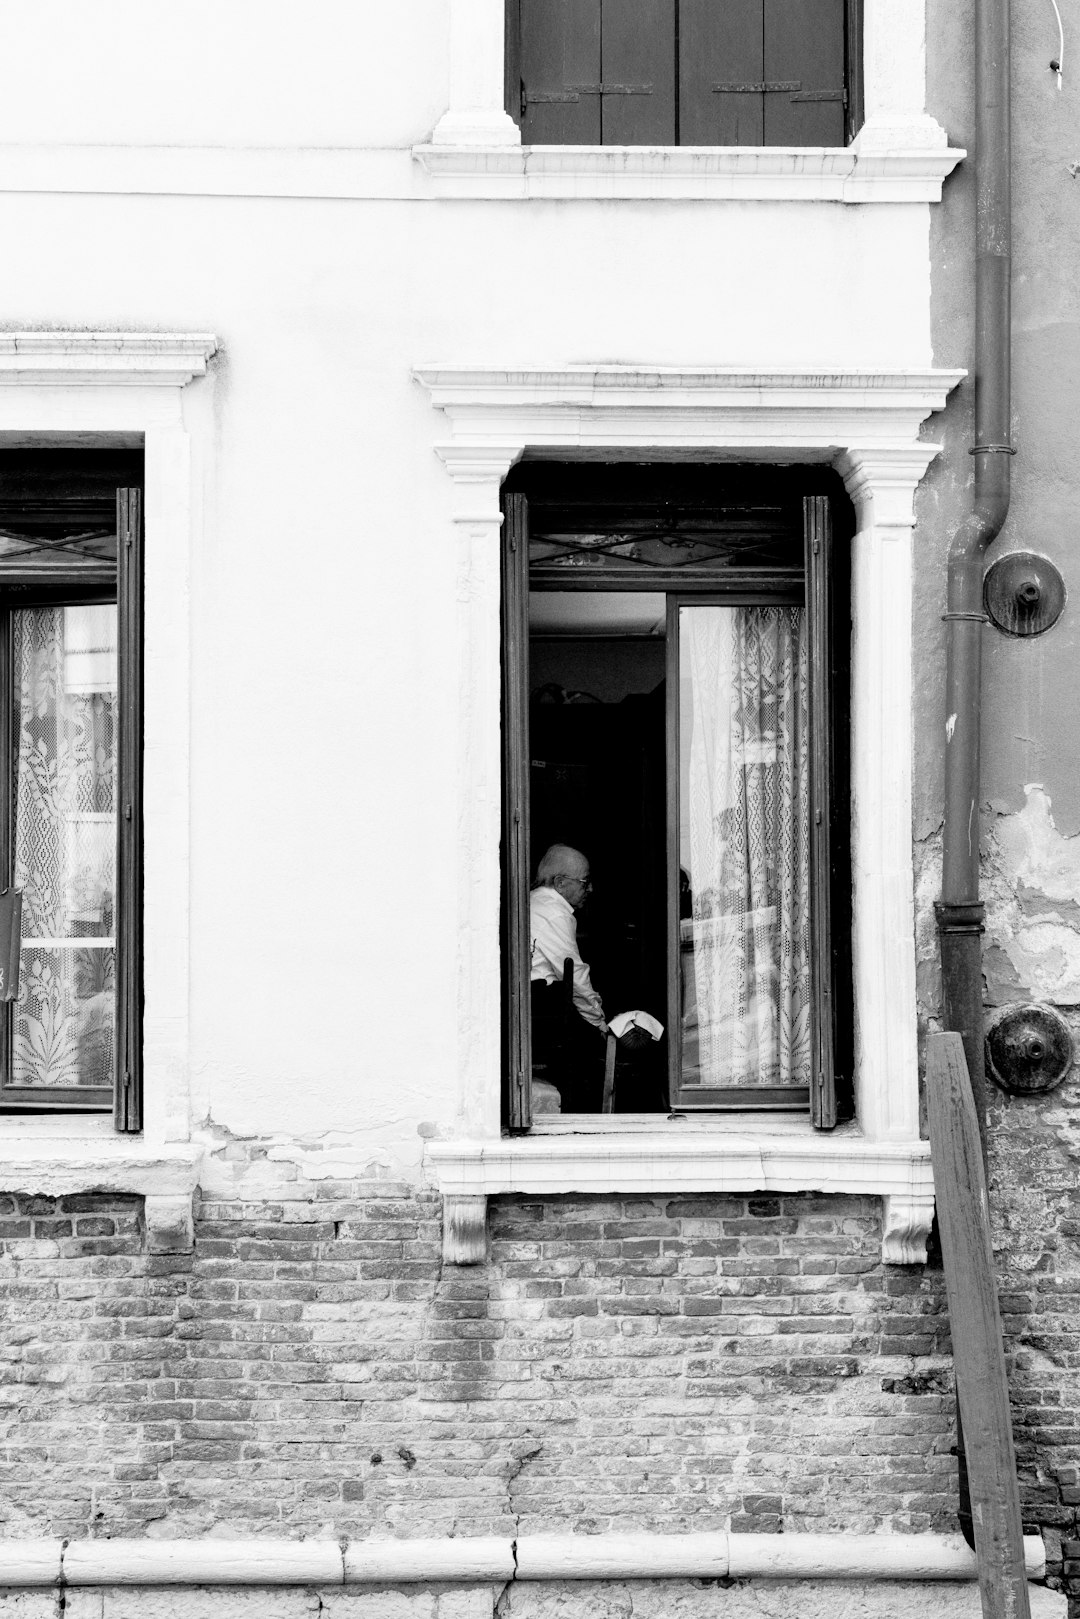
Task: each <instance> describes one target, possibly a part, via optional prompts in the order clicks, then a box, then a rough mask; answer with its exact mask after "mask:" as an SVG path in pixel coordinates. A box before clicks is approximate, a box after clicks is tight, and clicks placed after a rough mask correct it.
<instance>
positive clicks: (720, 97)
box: [506, 0, 861, 146]
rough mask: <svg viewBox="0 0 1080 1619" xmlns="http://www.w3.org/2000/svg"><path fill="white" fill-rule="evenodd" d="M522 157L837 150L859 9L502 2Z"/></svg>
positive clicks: (851, 111)
mask: <svg viewBox="0 0 1080 1619" xmlns="http://www.w3.org/2000/svg"><path fill="white" fill-rule="evenodd" d="M506 42H507V84H506V97H507V102H506V104H507V108H508V110H509V111H510V113H511V115H512V116H513V117H514V118H517V119H519V120H520V123H521V133H522V139H523V140H524V141H526V142H528V143H532V144H538V145H544V144H563V145H583V146H598V145H607V146H612V145H614V146H620V145H625V146H643V145H645V146H649V145H660V146H668V145H672V144H678V145H684V146H843V144H844V142H845V141H846V140H847V139H849V138H850V136H851V135H853V134H854V133H855V131H856V130H857V128H858V126H859V123H860V121H861V108H860V106H859V84H860V82H861V74H860V56H861V0H507V14H506Z"/></svg>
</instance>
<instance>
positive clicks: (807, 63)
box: [762, 0, 847, 146]
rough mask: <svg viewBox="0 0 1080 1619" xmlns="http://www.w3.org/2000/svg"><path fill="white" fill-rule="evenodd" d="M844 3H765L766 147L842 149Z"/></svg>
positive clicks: (815, 0)
mask: <svg viewBox="0 0 1080 1619" xmlns="http://www.w3.org/2000/svg"><path fill="white" fill-rule="evenodd" d="M845 5H846V0H764V16H763V30H762V32H763V38H764V51H765V58H764V60H765V73H764V77H765V81H766V83H767V84H775V85H784V84H792V85H797V86H798V88H797V89H793V90H777V91H773V92H771V93H767V94H766V96H765V136H764V144H765V145H766V146H843V144H844V140H845V137H846V128H847V120H846V115H845V112H846V105H847V91H846V87H845V73H844V12H845Z"/></svg>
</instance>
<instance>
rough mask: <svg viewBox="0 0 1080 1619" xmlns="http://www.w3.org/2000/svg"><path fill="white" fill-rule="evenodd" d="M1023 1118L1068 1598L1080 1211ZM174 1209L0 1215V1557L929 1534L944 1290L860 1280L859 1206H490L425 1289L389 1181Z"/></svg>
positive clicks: (1022, 1348)
mask: <svg viewBox="0 0 1080 1619" xmlns="http://www.w3.org/2000/svg"><path fill="white" fill-rule="evenodd" d="M1069 1101H1070V1099H1068V1098H1064V1099H1062V1098H1060V1097H1059V1105H1060V1106H1062V1107H1063V1108H1064V1113H1063V1116H1071V1115H1070V1114H1069ZM1047 1105H1049V1104H1047ZM1025 1106H1026V1105H1025ZM1025 1106H1022V1107H1020V1108H1019V1109H1018V1108H1017V1107H1016V1105H1014V1104H1001V1105H999V1108H998V1110H997V1112H996V1114H995V1117H994V1126H995V1151H994V1155H993V1159H992V1168H993V1175H994V1194H993V1195H994V1204H995V1210H996V1216H997V1221H998V1238H999V1241H1000V1242H1001V1244H1002V1249H1001V1252H1002V1267H1003V1269H1002V1305H1003V1312H1004V1315H1005V1324H1006V1330H1007V1335H1008V1342H1009V1347H1010V1352H1011V1370H1012V1386H1013V1391H1014V1418H1015V1424H1016V1437H1017V1446H1018V1453H1019V1463H1020V1469H1021V1480H1022V1488H1023V1493H1024V1499H1025V1509H1026V1515H1027V1519H1028V1523H1029V1526H1031V1527H1035V1526H1041V1527H1043V1528H1044V1529H1046V1530H1048V1531H1049V1532H1050V1550H1051V1560H1052V1567H1053V1572H1054V1574H1055V1576H1057V1577H1058V1578H1059V1579H1060V1578H1062V1577H1064V1578H1066V1580H1067V1581H1068V1582H1069V1583H1070V1584H1072V1585H1073V1587H1074V1589H1075V1590H1076V1592H1077V1593H1078V1594H1080V1530H1078V1529H1077V1527H1076V1524H1077V1511H1078V1508H1080V1443H1078V1432H1080V1424H1078V1411H1077V1406H1078V1400H1077V1395H1076V1392H1075V1388H1076V1370H1077V1365H1078V1362H1080V1335H1078V1321H1080V1262H1078V1261H1080V1245H1078V1239H1080V1211H1078V1205H1080V1192H1078V1191H1077V1189H1076V1186H1075V1175H1074V1174H1073V1161H1072V1158H1071V1155H1070V1153H1069V1151H1068V1150H1067V1147H1066V1146H1063V1145H1062V1142H1061V1140H1060V1139H1059V1137H1060V1131H1059V1132H1058V1133H1057V1134H1056V1135H1055V1133H1054V1131H1053V1129H1052V1128H1050V1127H1049V1126H1048V1125H1047V1124H1046V1121H1045V1119H1044V1118H1043V1117H1042V1115H1041V1114H1038V1113H1033V1112H1032V1111H1031V1109H1030V1107H1027V1108H1026V1111H1025ZM1044 1111H1045V1110H1044ZM197 1216H198V1218H197V1228H196V1232H197V1234H196V1248H195V1253H194V1254H193V1255H191V1256H181V1257H173V1256H154V1255H150V1254H147V1253H146V1251H145V1245H144V1241H143V1232H142V1207H141V1202H140V1200H139V1199H135V1198H123V1197H115V1196H90V1197H69V1198H61V1199H58V1200H57V1199H52V1198H44V1197H30V1198H28V1197H6V1198H0V1240H2V1245H3V1257H2V1259H0V1313H2V1317H3V1321H4V1323H5V1324H4V1328H3V1331H2V1334H0V1357H2V1358H0V1412H2V1416H0V1434H2V1437H0V1535H4V1536H18V1535H36V1534H47V1533H48V1534H62V1535H69V1536H82V1535H87V1534H111V1535H131V1534H135V1535H138V1534H143V1533H146V1534H150V1535H168V1536H173V1535H185V1534H196V1533H205V1532H208V1531H210V1530H216V1531H217V1532H218V1533H222V1532H229V1533H235V1534H248V1533H259V1532H277V1533H295V1532H300V1531H306V1532H314V1531H320V1532H323V1533H330V1534H334V1535H364V1534H368V1533H371V1532H376V1533H428V1534H449V1533H454V1534H459V1535H465V1534H480V1533H485V1532H499V1533H506V1532H511V1533H512V1532H513V1531H514V1530H515V1529H520V1530H521V1531H522V1532H523V1533H536V1532H539V1531H541V1530H545V1529H569V1530H575V1531H578V1532H590V1531H593V1532H596V1531H604V1530H609V1529H632V1528H635V1527H641V1528H649V1529H653V1530H657V1531H668V1532H677V1531H680V1530H685V1529H697V1530H703V1529H709V1528H714V1527H731V1528H733V1529H735V1530H758V1531H771V1530H779V1529H780V1528H781V1527H783V1528H785V1529H787V1530H789V1531H791V1530H795V1529H819V1530H825V1531H828V1530H835V1531H846V1532H856V1531H865V1530H873V1529H875V1528H879V1527H880V1528H886V1529H891V1530H912V1531H921V1530H927V1529H934V1530H948V1529H952V1528H954V1527H955V1516H954V1514H955V1461H954V1459H953V1456H952V1454H951V1446H952V1442H953V1423H952V1398H951V1389H952V1378H951V1367H950V1362H949V1356H948V1351H949V1344H948V1337H947V1322H946V1319H945V1315H944V1300H943V1287H942V1276H941V1272H940V1268H939V1267H938V1265H936V1264H935V1263H934V1262H933V1261H932V1263H931V1264H930V1266H928V1267H927V1268H926V1269H925V1270H923V1269H920V1268H912V1269H908V1270H904V1269H897V1268H893V1267H883V1266H882V1265H881V1262H880V1225H879V1222H880V1206H879V1204H878V1203H877V1200H875V1199H873V1198H861V1197H830V1198H825V1197H814V1196H809V1195H805V1196H792V1197H782V1198H779V1197H766V1196H761V1197H749V1198H746V1197H724V1198H713V1197H685V1198H664V1199H647V1198H636V1197H631V1198H605V1199H600V1198H586V1197H568V1198H548V1199H542V1200H541V1199H533V1198H505V1199H497V1200H495V1201H494V1202H493V1205H492V1210H491V1253H490V1262H489V1263H488V1264H487V1265H486V1266H484V1267H479V1268H476V1269H452V1268H448V1269H446V1270H445V1271H444V1270H443V1268H442V1265H441V1261H440V1208H439V1201H438V1198H437V1197H435V1196H434V1195H433V1194H431V1193H427V1192H418V1191H417V1190H416V1189H415V1188H410V1187H408V1186H405V1185H402V1184H391V1183H389V1182H386V1181H366V1182H350V1183H343V1182H326V1181H322V1182H317V1183H308V1184H305V1183H302V1182H301V1183H297V1184H296V1185H294V1186H293V1187H292V1188H291V1189H290V1191H289V1195H288V1196H287V1197H280V1198H277V1199H276V1200H269V1201H265V1202H264V1201H259V1202H242V1201H233V1200H209V1199H206V1200H203V1201H202V1202H201V1204H199V1205H198V1207H197ZM1054 1537H1057V1538H1056V1539H1055V1538H1054ZM1076 1607H1077V1608H1078V1609H1080V1603H1077V1604H1076Z"/></svg>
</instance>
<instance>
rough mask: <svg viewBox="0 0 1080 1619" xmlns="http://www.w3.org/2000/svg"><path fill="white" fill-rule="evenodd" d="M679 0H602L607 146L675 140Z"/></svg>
mask: <svg viewBox="0 0 1080 1619" xmlns="http://www.w3.org/2000/svg"><path fill="white" fill-rule="evenodd" d="M675 12H676V7H675V4H674V0H602V14H601V24H602V30H601V48H600V67H601V78H600V105H601V120H602V133H601V138H602V140H603V143H604V145H605V146H674V144H675V138H676V137H675Z"/></svg>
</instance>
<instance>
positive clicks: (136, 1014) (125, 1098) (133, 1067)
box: [113, 489, 143, 1132]
mask: <svg viewBox="0 0 1080 1619" xmlns="http://www.w3.org/2000/svg"><path fill="white" fill-rule="evenodd" d="M116 539H117V562H116V567H117V704H118V708H119V714H120V781H119V793H118V814H117V838H116V843H117V849H116V856H117V858H116V873H117V904H116V912H117V951H116V958H117V959H116V1090H115V1094H114V1102H113V1118H114V1121H115V1124H116V1128H117V1129H118V1130H123V1131H127V1132H133V1131H138V1130H141V1129H142V1119H143V1097H142V1009H143V975H142V954H143V952H142V946H143V863H142V746H143V731H142V686H143V682H142V640H143V622H142V621H143V536H142V491H141V490H139V489H118V490H117V491H116Z"/></svg>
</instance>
